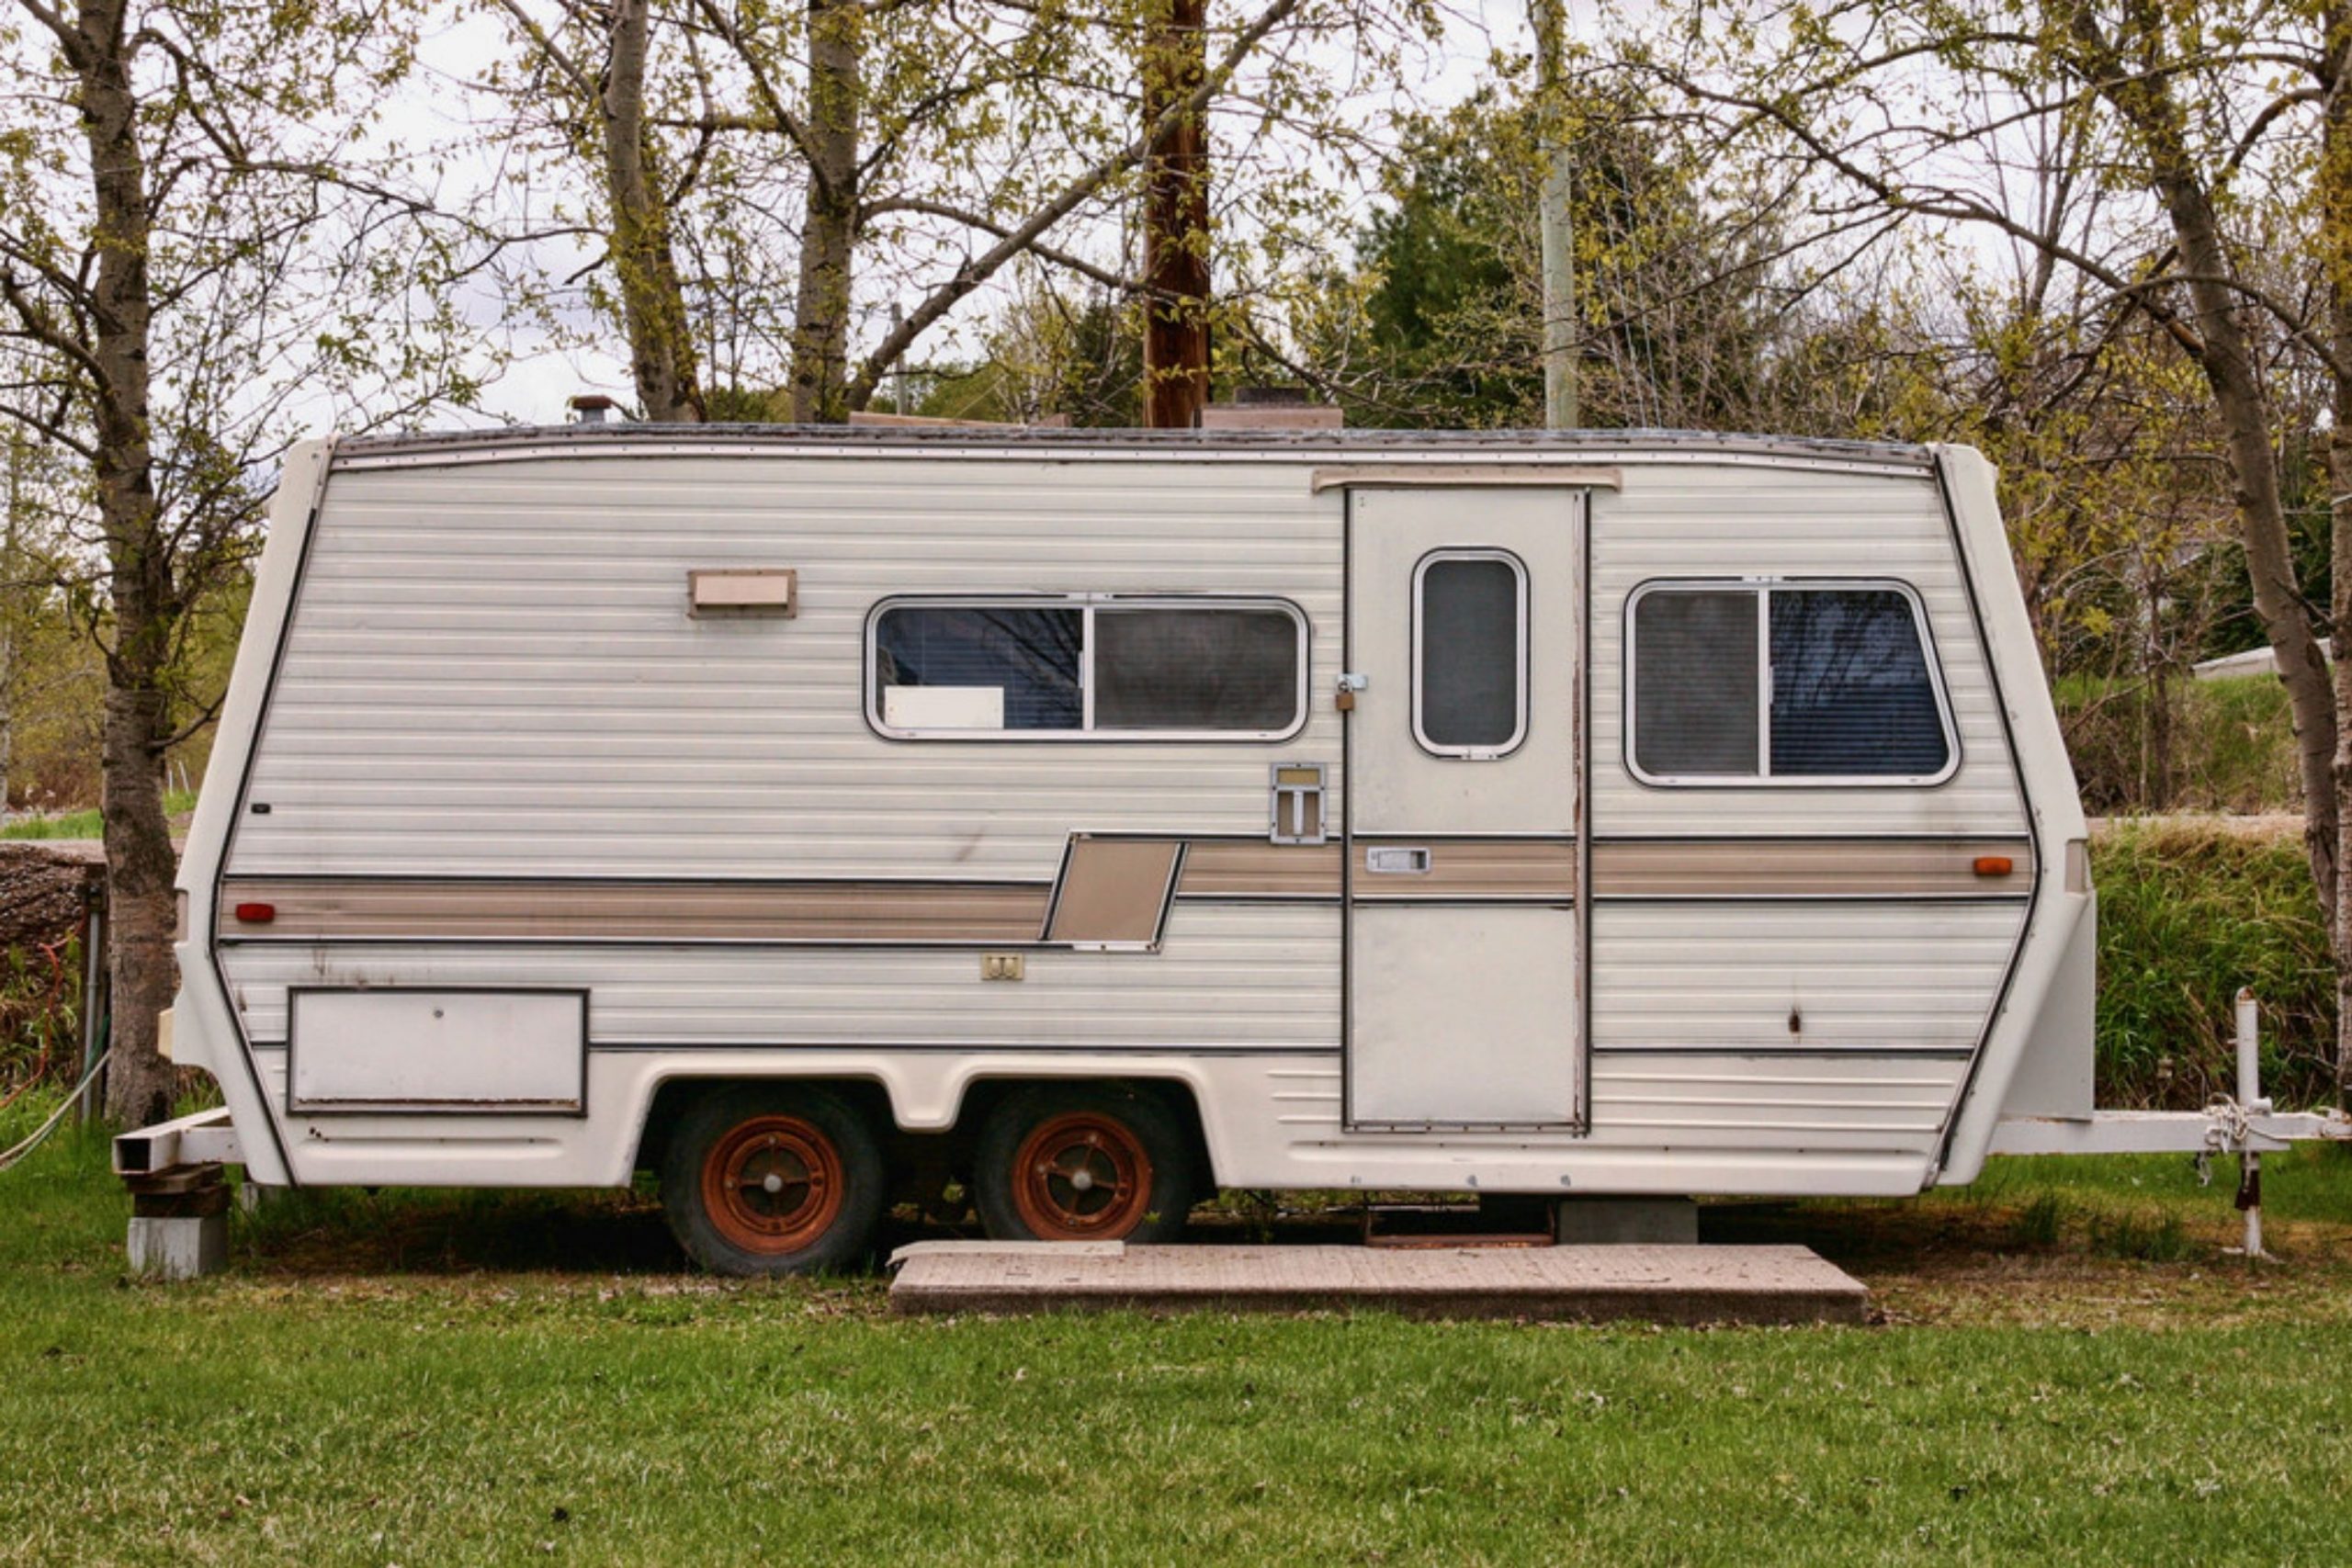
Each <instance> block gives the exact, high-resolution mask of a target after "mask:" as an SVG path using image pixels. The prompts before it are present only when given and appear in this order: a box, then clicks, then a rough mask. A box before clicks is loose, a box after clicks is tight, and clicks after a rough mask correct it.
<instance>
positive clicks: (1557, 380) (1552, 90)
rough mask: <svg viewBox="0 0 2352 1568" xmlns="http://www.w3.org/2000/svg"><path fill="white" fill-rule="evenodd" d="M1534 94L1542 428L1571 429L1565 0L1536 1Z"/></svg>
mask: <svg viewBox="0 0 2352 1568" xmlns="http://www.w3.org/2000/svg"><path fill="white" fill-rule="evenodd" d="M1532 11H1533V14H1534V22H1535V57H1536V61H1537V71H1538V75H1537V91H1538V93H1539V94H1540V105H1541V108H1542V112H1543V117H1544V119H1543V124H1544V136H1543V149H1542V151H1543V158H1544V186H1543V189H1542V191H1541V193H1540V194H1539V196H1538V198H1537V208H1538V212H1539V216H1540V223H1541V227H1542V229H1543V253H1544V423H1545V424H1546V425H1548V426H1549V427H1550V428H1552V429H1554V430H1574V429H1575V428H1576V427H1577V421H1578V419H1579V418H1580V417H1581V414H1580V411H1579V410H1578V408H1577V336H1578V333H1577V259H1576V258H1577V252H1576V236H1575V230H1574V229H1573V227H1572V226H1571V219H1570V216H1569V211H1568V204H1569V201H1570V200H1571V198H1572V197H1573V196H1574V194H1575V165H1574V164H1573V163H1572V162H1571V161H1570V158H1569V152H1568V142H1567V128H1566V125H1565V124H1564V123H1563V122H1564V121H1565V120H1566V116H1567V107H1568V106H1567V88H1566V82H1565V77H1566V71H1567V53H1568V38H1567V34H1568V6H1567V0H1535V5H1534V6H1532Z"/></svg>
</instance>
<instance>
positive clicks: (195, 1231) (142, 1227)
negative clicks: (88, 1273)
mask: <svg viewBox="0 0 2352 1568" xmlns="http://www.w3.org/2000/svg"><path fill="white" fill-rule="evenodd" d="M129 1250H130V1271H131V1272H132V1273H133V1274H136V1275H138V1276H139V1277H140V1278H141V1279H143V1280H194V1279H198V1278H201V1277H202V1276H204V1275H206V1274H217V1273H219V1272H220V1270H221V1269H226V1268H227V1267H228V1266H229V1216H228V1215H227V1214H225V1213H216V1214H203V1215H198V1216H195V1217H192V1218H186V1219H162V1220H159V1219H149V1218H144V1217H134V1218H133V1219H132V1220H131V1222H130V1245H129Z"/></svg>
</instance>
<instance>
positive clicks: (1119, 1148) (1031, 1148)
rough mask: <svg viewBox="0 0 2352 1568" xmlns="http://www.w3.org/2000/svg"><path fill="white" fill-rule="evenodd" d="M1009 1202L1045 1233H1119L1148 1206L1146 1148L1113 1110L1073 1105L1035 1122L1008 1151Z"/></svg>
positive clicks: (1056, 1237) (1085, 1236) (1112, 1236)
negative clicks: (1106, 1112) (1066, 1111)
mask: <svg viewBox="0 0 2352 1568" xmlns="http://www.w3.org/2000/svg"><path fill="white" fill-rule="evenodd" d="M1012 1177H1013V1179H1012V1197H1013V1207H1014V1208H1015V1209H1016V1210H1018V1211H1019V1213H1020V1215H1021V1220H1022V1223H1023V1224H1025V1225H1027V1226H1028V1227H1029V1229H1030V1230H1031V1231H1032V1232H1034V1233H1035V1234H1036V1235H1039V1236H1041V1237H1044V1238H1045V1239H1046V1240H1048V1241H1083V1240H1116V1239H1117V1238H1119V1237H1121V1236H1124V1235H1126V1234H1127V1233H1128V1232H1130V1231H1132V1230H1134V1229H1135V1228H1136V1226H1137V1225H1138V1224H1142V1223H1143V1219H1144V1216H1145V1215H1146V1214H1147V1213H1149V1212H1150V1207H1151V1156H1149V1155H1148V1154H1147V1153H1146V1152H1145V1151H1144V1146H1143V1140H1142V1139H1140V1138H1138V1137H1137V1136H1136V1134H1135V1132H1134V1131H1133V1129H1131V1128H1129V1127H1128V1126H1127V1125H1126V1123H1125V1122H1121V1121H1118V1120H1117V1119H1116V1118H1114V1117H1112V1116H1108V1115H1104V1114H1102V1113H1100V1112H1096V1111H1073V1112H1070V1113H1069V1114H1067V1115H1062V1116H1056V1117H1052V1118H1049V1119H1048V1120H1046V1121H1045V1122H1041V1123H1039V1124H1038V1125H1037V1127H1035V1129H1034V1130H1032V1131H1031V1133H1030V1134H1029V1135H1028V1136H1027V1137H1026V1138H1024V1139H1023V1140H1022V1143H1021V1148H1020V1152H1019V1153H1018V1154H1016V1155H1015V1156H1013V1172H1012Z"/></svg>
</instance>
